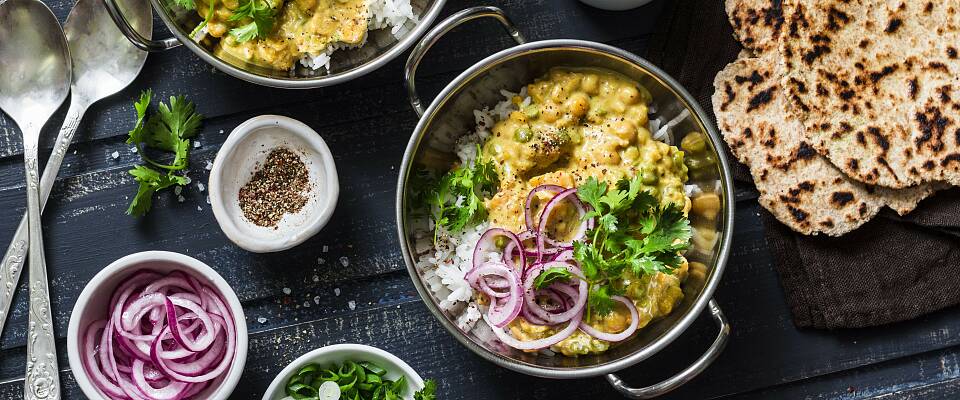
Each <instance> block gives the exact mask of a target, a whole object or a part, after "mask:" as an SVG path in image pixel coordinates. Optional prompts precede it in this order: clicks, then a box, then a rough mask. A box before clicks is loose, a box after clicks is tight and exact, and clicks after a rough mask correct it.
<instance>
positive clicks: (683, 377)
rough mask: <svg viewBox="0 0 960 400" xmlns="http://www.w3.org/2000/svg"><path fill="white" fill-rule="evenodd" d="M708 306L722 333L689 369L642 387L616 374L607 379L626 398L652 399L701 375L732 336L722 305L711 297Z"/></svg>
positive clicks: (608, 376) (608, 375) (609, 375)
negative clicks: (635, 385)
mask: <svg viewBox="0 0 960 400" xmlns="http://www.w3.org/2000/svg"><path fill="white" fill-rule="evenodd" d="M708 307H709V308H710V315H711V316H712V317H713V322H716V323H717V327H719V328H720V333H718V334H717V338H716V339H714V340H713V344H712V345H710V348H709V349H707V352H706V353H703V355H702V356H700V358H699V359H697V361H695V362H694V363H693V364H691V365H690V366H689V367H687V369H685V370H683V371H681V372H680V373H679V374H676V375H674V376H673V377H671V378H670V379H667V380H665V381H663V382H660V383H657V384H655V385H651V386H647V387H642V388H632V387H629V386H627V384H626V383H624V382H623V380H621V379H620V377H618V376H616V375H614V374H607V381H608V382H610V384H611V385H613V387H614V388H615V389H617V391H619V392H620V394H622V395H623V396H624V397H626V398H630V399H652V398H654V397H657V396H661V395H664V394H666V393H667V392H669V391H671V390H673V389H676V388H678V387H680V385H683V384H684V383H687V382H689V381H690V380H691V379H693V378H695V377H696V376H697V375H700V373H701V372H703V370H705V369H707V367H709V366H710V364H711V363H713V361H714V360H716V359H717V357H718V356H720V353H721V352H722V351H723V348H724V347H726V346H727V339H729V338H730V323H729V322H728V321H727V317H725V316H724V315H723V311H721V310H720V306H718V305H717V302H716V301H715V300H714V299H710V302H709V303H708Z"/></svg>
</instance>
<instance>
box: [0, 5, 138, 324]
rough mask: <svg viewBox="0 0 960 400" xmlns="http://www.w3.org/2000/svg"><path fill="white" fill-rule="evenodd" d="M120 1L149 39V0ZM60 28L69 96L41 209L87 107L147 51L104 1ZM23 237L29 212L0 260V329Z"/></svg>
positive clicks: (131, 71)
mask: <svg viewBox="0 0 960 400" xmlns="http://www.w3.org/2000/svg"><path fill="white" fill-rule="evenodd" d="M119 3H120V7H121V10H120V11H121V12H123V14H124V15H125V16H126V17H127V19H128V20H129V21H130V23H131V24H132V25H133V26H134V27H135V28H136V29H137V31H138V32H141V33H142V34H143V35H144V36H145V37H147V38H150V37H151V34H152V33H153V18H152V15H151V11H150V4H149V3H148V2H147V1H146V0H126V1H123V0H121V1H120V2H119ZM64 32H65V33H66V36H67V44H68V45H69V48H70V54H71V56H72V58H73V84H72V85H71V92H72V94H71V96H70V108H69V109H67V116H66V119H64V122H63V126H62V127H61V128H60V134H59V135H57V141H56V142H55V143H54V147H53V152H52V153H51V154H50V159H49V160H47V166H46V167H44V169H43V176H42V177H41V178H40V208H41V210H42V209H43V206H44V205H46V203H47V198H48V197H50V189H51V188H52V187H53V182H54V181H55V180H56V178H57V172H58V171H59V170H60V164H62V163H63V157H64V155H66V154H67V148H68V147H70V142H72V141H73V135H74V133H76V131H77V126H79V124H80V120H81V119H82V118H83V114H84V113H85V112H86V111H87V108H88V107H90V105H91V104H93V103H95V102H97V101H98V100H100V99H103V98H104V97H107V96H110V95H112V94H114V93H117V92H119V91H120V90H122V89H123V88H125V87H127V85H129V84H130V82H133V80H134V79H135V78H136V77H137V75H138V74H139V73H140V69H142V68H143V64H144V63H145V61H146V59H147V53H146V52H143V51H140V50H137V48H136V47H135V46H133V45H132V44H131V43H130V41H128V40H127V38H126V37H125V36H123V34H122V33H121V32H120V30H119V29H117V26H116V24H114V23H113V20H112V19H110V14H109V13H107V10H106V8H105V7H104V6H103V2H102V0H79V1H78V2H77V4H76V5H75V6H74V7H73V10H72V11H70V15H68V16H67V22H66V24H65V25H64ZM27 239H28V238H27V216H26V215H24V217H23V219H22V220H20V226H19V227H18V228H17V233H16V234H15V235H14V236H13V240H12V241H11V243H10V246H9V247H8V248H7V252H6V254H5V255H4V256H3V258H2V260H3V263H0V281H2V282H3V286H2V287H0V333H2V332H3V326H4V323H5V322H6V320H7V313H8V312H9V310H10V303H12V302H13V295H14V293H16V289H17V282H19V281H20V272H21V271H22V270H23V262H24V260H25V258H26V254H27V244H28V243H29V241H28V240H27Z"/></svg>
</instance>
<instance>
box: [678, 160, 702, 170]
mask: <svg viewBox="0 0 960 400" xmlns="http://www.w3.org/2000/svg"><path fill="white" fill-rule="evenodd" d="M683 163H684V164H686V165H687V168H689V169H690V170H691V171H696V170H698V169H700V168H703V167H704V166H705V165H706V163H705V162H704V161H703V158H701V157H687V158H686V159H685V160H683Z"/></svg>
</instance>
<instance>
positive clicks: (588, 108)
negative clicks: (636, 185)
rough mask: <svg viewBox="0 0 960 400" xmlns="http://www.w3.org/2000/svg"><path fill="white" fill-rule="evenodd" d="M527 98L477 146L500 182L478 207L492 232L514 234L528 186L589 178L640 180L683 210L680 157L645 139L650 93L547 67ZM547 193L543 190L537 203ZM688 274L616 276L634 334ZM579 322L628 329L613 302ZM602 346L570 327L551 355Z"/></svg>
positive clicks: (530, 331) (662, 312) (522, 328)
mask: <svg viewBox="0 0 960 400" xmlns="http://www.w3.org/2000/svg"><path fill="white" fill-rule="evenodd" d="M527 93H528V95H529V97H530V101H529V104H525V103H526V102H525V101H524V99H522V98H520V97H519V96H518V97H516V98H514V99H513V101H514V102H515V104H517V105H518V106H520V110H519V111H514V112H512V113H511V114H510V115H509V117H508V118H506V119H504V120H502V121H500V122H498V123H497V124H496V125H495V126H494V127H493V129H492V131H491V132H492V136H491V138H490V139H489V140H488V141H487V142H486V143H485V144H484V146H483V154H484V155H485V156H486V157H489V158H491V159H493V160H494V161H495V162H496V164H497V165H498V167H499V174H500V178H501V180H500V188H499V191H498V192H497V193H496V194H495V195H494V196H493V197H492V198H490V199H489V200H487V201H486V203H485V206H486V209H487V210H488V211H489V216H488V220H489V221H490V223H491V225H493V226H496V227H501V228H506V229H509V230H511V231H513V232H520V231H522V230H523V229H524V228H523V227H524V205H525V200H526V196H527V194H528V193H529V192H530V190H531V189H532V188H534V187H536V186H538V185H542V184H555V185H560V186H563V187H566V188H572V187H576V186H578V185H579V184H581V183H583V181H584V180H585V179H587V178H588V177H591V176H592V177H596V178H598V179H602V180H606V181H608V182H610V183H611V184H612V183H615V182H616V181H617V180H619V179H621V178H624V177H628V178H629V177H635V176H640V177H642V181H643V184H644V189H645V190H646V191H648V192H649V193H652V194H654V195H655V196H657V197H659V199H660V201H661V202H662V203H674V204H677V205H679V206H681V207H683V209H684V211H688V210H689V209H690V207H691V202H690V199H689V198H688V197H687V196H686V195H685V194H684V182H686V180H687V166H686V165H685V164H684V153H683V152H682V151H681V150H679V149H678V148H676V147H674V146H670V145H668V144H666V143H663V142H660V141H657V140H653V139H652V138H651V133H650V131H649V130H648V129H647V111H648V110H647V107H648V104H649V102H650V95H649V93H647V92H646V90H645V89H644V88H643V87H642V86H640V85H639V84H637V83H636V82H634V81H632V80H630V79H628V78H626V77H624V76H622V75H619V74H615V73H613V72H609V71H604V70H595V69H570V68H556V69H553V70H551V71H549V73H548V74H547V75H546V76H544V77H543V78H541V79H539V80H537V81H535V82H534V83H532V84H530V85H528V86H527ZM551 196H552V194H549V193H544V195H543V197H542V198H541V201H544V202H545V201H546V200H548V199H549V198H550V197H551ZM541 206H542V205H541ZM568 208H569V207H568ZM551 218H552V219H553V220H552V221H551V228H550V229H551V231H553V232H552V233H553V234H562V233H563V232H570V231H572V228H573V226H574V225H577V224H579V221H578V219H577V217H576V214H574V210H572V209H568V210H565V212H564V211H561V212H558V211H555V212H554V213H553V214H552V216H551ZM687 269H688V263H687V262H684V263H683V264H682V265H681V266H680V267H679V268H677V269H676V270H674V271H673V273H672V274H665V273H656V274H649V275H643V276H640V277H638V276H635V275H634V274H633V273H632V272H630V271H626V272H624V274H623V276H622V282H621V283H622V285H623V286H622V287H624V288H626V296H627V297H628V298H629V299H631V300H632V301H633V303H634V304H635V305H636V306H637V310H638V312H639V315H640V321H639V327H641V328H642V327H644V326H646V325H647V324H648V323H649V322H650V321H652V320H654V319H657V318H660V317H663V316H666V315H667V314H669V313H670V312H671V311H672V310H673V308H674V307H675V306H676V305H677V304H678V303H679V302H680V300H681V299H682V298H683V291H682V290H681V288H680V285H681V284H682V283H683V281H684V280H685V279H686V277H687ZM585 320H588V321H591V322H590V323H591V325H592V326H594V327H596V328H598V329H600V330H602V331H605V332H619V331H622V330H624V329H625V328H627V326H628V325H629V324H630V322H631V321H630V313H629V312H628V310H627V308H626V306H624V305H621V304H618V305H617V307H616V308H615V309H614V311H613V312H612V313H610V314H607V315H605V316H599V315H597V316H595V317H594V318H586V319H585ZM509 328H510V331H511V332H512V333H513V335H514V336H515V337H516V338H518V339H520V340H535V339H540V338H544V337H548V336H550V335H552V334H554V333H555V332H556V331H557V329H558V328H554V327H550V326H546V325H535V324H531V323H529V322H527V321H526V320H524V319H523V318H522V317H519V318H517V319H515V320H514V321H513V322H512V323H511V324H510V325H509ZM609 346H610V343H609V342H605V341H603V340H599V339H596V338H594V337H592V336H590V335H588V334H586V333H584V332H583V331H580V330H578V331H577V332H575V333H574V334H573V335H571V336H570V337H568V338H566V339H564V340H563V341H561V342H559V343H557V344H556V345H554V346H552V347H551V349H552V350H554V351H556V352H559V353H562V354H564V355H568V356H575V355H583V354H590V353H599V352H603V351H606V350H607V349H608V348H609Z"/></svg>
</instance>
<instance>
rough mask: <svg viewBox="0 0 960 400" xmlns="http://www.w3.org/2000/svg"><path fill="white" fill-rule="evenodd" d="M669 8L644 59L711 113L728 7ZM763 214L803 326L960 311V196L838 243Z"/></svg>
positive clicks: (746, 181)
mask: <svg viewBox="0 0 960 400" xmlns="http://www.w3.org/2000/svg"><path fill="white" fill-rule="evenodd" d="M665 3H666V5H665V10H664V15H665V18H664V19H662V20H661V21H662V22H661V23H662V24H663V25H662V26H660V27H659V29H658V30H657V32H659V33H658V34H655V35H654V37H653V38H652V40H651V41H650V43H649V45H648V47H647V52H646V54H645V57H646V58H647V59H648V60H650V61H651V62H653V63H654V64H656V65H658V66H660V67H661V68H663V69H664V70H665V71H667V73H669V74H671V75H672V76H673V77H675V78H677V80H679V81H680V83H681V84H682V85H684V87H686V88H687V90H689V91H690V93H691V94H693V96H694V97H696V99H697V100H698V101H699V102H700V105H701V106H702V107H703V109H704V110H706V111H707V112H708V113H712V111H711V110H712V109H713V107H712V106H711V104H710V96H712V95H713V79H714V77H715V76H716V74H717V72H719V71H720V70H721V69H723V67H724V66H726V64H727V63H729V62H731V61H733V60H734V59H736V57H737V54H738V53H739V52H740V45H739V43H737V41H736V40H735V39H734V37H733V31H732V29H731V27H730V24H729V22H728V21H727V17H726V14H725V12H724V4H723V3H724V2H723V1H722V0H668V1H666V2H665ZM711 117H712V115H711ZM728 159H729V160H731V161H732V162H733V165H734V166H735V167H734V178H735V179H736V180H737V185H739V186H741V187H743V186H752V185H753V180H752V179H751V177H750V174H749V171H748V169H747V168H746V166H744V165H742V164H739V163H737V162H736V161H735V160H736V159H735V158H734V157H732V156H730V155H729V154H728ZM761 210H762V211H761V220H762V222H763V225H764V228H765V231H766V235H767V243H768V245H769V247H770V251H771V253H772V254H773V256H774V260H775V261H776V263H777V265H776V267H777V271H778V273H779V275H780V279H781V282H782V284H783V289H784V292H785V294H786V296H787V302H788V303H789V305H790V308H791V311H792V312H793V321H794V324H796V325H797V326H798V327H813V328H827V329H833V328H856V327H865V326H875V325H882V324H887V323H892V322H897V321H904V320H908V319H912V318H915V317H918V316H920V315H923V314H927V313H930V312H933V311H936V310H939V309H942V308H944V307H948V306H951V305H955V304H958V303H960V189H956V188H955V189H951V190H948V191H944V192H941V193H938V194H937V195H935V196H934V197H932V198H930V199H927V200H925V201H923V202H922V203H921V204H920V207H918V208H917V209H916V210H915V211H914V212H912V213H911V214H909V215H907V216H904V217H901V216H898V215H897V214H896V213H894V212H891V211H890V210H884V211H883V212H881V213H880V214H879V215H878V216H877V217H875V218H874V220H873V221H870V222H869V223H867V224H865V225H864V226H862V227H860V228H859V229H857V230H856V231H854V232H851V233H849V234H847V235H845V236H843V237H840V238H830V237H826V236H823V237H815V236H805V235H800V234H798V233H795V232H794V231H792V230H791V229H790V228H788V227H786V226H784V225H782V224H781V223H780V222H779V221H777V219H776V218H774V217H773V215H771V214H770V213H769V212H767V211H766V210H764V209H762V208H761Z"/></svg>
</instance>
